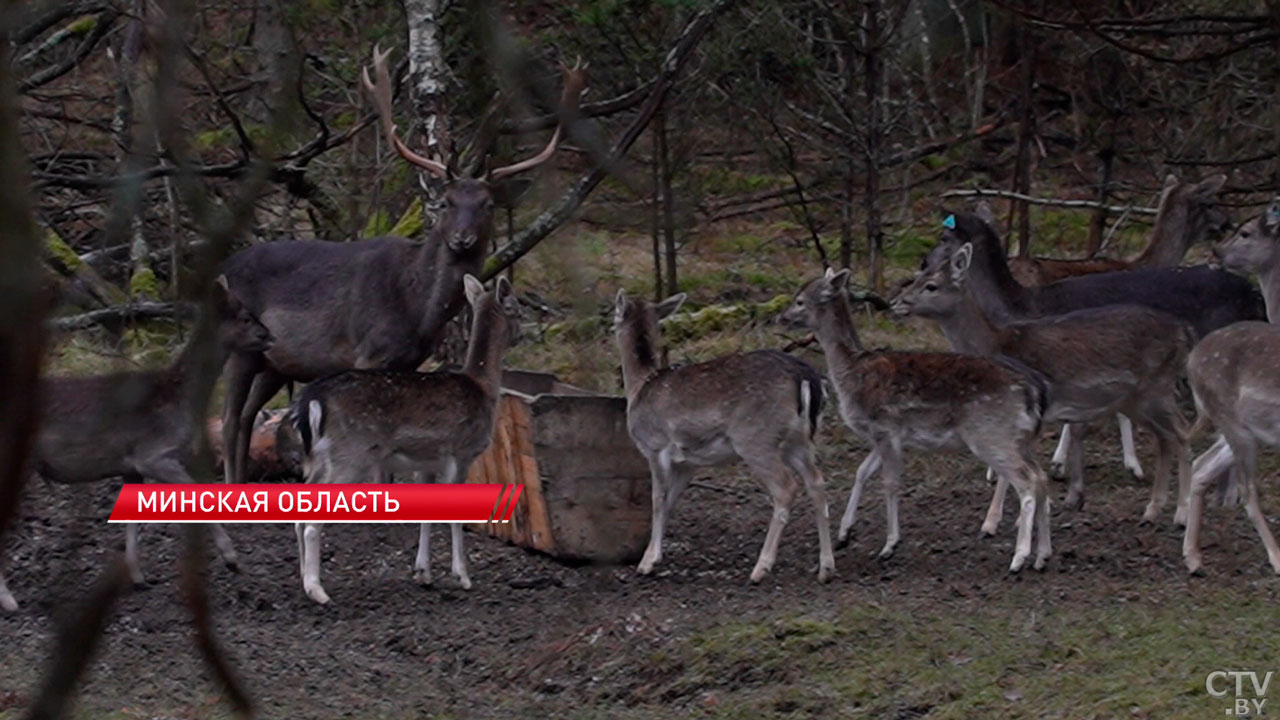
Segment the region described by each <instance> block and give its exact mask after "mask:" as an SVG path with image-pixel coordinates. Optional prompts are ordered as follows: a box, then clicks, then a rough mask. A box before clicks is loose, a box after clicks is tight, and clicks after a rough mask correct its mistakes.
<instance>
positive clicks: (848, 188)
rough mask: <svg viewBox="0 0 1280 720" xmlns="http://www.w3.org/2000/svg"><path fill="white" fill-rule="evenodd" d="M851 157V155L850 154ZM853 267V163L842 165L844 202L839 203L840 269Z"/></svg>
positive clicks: (847, 162) (848, 162) (850, 161)
mask: <svg viewBox="0 0 1280 720" xmlns="http://www.w3.org/2000/svg"><path fill="white" fill-rule="evenodd" d="M850 155H852V153H850ZM852 266H853V161H852V160H849V161H846V162H845V164H844V202H842V203H840V267H842V268H849V267H852Z"/></svg>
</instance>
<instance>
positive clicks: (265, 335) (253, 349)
mask: <svg viewBox="0 0 1280 720" xmlns="http://www.w3.org/2000/svg"><path fill="white" fill-rule="evenodd" d="M213 311H214V314H215V316H216V318H217V328H218V343H219V344H220V345H221V346H222V347H223V348H226V349H228V350H233V351H236V352H244V353H260V352H266V351H267V350H268V349H270V347H271V343H272V341H273V338H272V337H271V331H270V330H268V329H267V327H266V326H265V325H263V324H262V323H261V322H259V321H258V318H256V317H254V316H253V313H251V312H249V308H247V307H245V306H244V303H242V302H240V298H238V297H236V296H235V294H234V293H232V292H231V290H229V289H228V288H227V276H226V275H219V276H218V279H217V280H216V281H215V282H214V283H213Z"/></svg>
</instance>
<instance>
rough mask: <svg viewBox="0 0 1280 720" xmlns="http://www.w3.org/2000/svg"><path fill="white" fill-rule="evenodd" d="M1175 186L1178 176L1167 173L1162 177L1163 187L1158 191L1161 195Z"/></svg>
mask: <svg viewBox="0 0 1280 720" xmlns="http://www.w3.org/2000/svg"><path fill="white" fill-rule="evenodd" d="M1177 185H1178V176H1177V175H1174V174H1173V173H1169V174H1168V175H1165V176H1164V187H1162V188H1161V189H1160V192H1162V193H1165V192H1168V191H1169V190H1171V189H1173V188H1174V187H1176V186H1177Z"/></svg>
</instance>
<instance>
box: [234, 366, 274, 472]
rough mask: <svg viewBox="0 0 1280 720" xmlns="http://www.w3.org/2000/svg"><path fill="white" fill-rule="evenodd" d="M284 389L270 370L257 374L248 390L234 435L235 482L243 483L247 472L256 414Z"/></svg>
mask: <svg viewBox="0 0 1280 720" xmlns="http://www.w3.org/2000/svg"><path fill="white" fill-rule="evenodd" d="M282 387H284V378H282V377H280V376H279V375H278V374H276V372H275V371H274V370H271V369H270V368H267V369H264V370H263V371H262V372H260V373H258V376H257V377H256V378H254V380H253V386H252V387H251V388H250V389H249V395H248V397H247V398H246V399H245V401H244V406H243V407H242V408H241V409H240V423H239V426H238V432H237V434H236V448H235V450H236V453H235V459H236V461H235V478H236V479H235V482H245V480H246V479H247V478H248V470H249V444H250V443H251V442H252V440H253V423H254V421H255V420H257V419H258V412H259V411H261V410H262V407H263V406H264V405H266V404H267V401H269V400H270V399H271V398H273V397H275V394H276V393H277V392H280V388H282Z"/></svg>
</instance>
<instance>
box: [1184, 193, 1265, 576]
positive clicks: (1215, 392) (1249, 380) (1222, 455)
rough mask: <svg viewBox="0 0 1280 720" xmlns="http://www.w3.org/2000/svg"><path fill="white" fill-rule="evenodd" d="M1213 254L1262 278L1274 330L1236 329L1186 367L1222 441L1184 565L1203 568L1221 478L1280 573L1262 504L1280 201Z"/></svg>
mask: <svg viewBox="0 0 1280 720" xmlns="http://www.w3.org/2000/svg"><path fill="white" fill-rule="evenodd" d="M1213 254H1214V257H1215V260H1216V261H1217V262H1219V263H1221V264H1222V265H1223V266H1224V267H1226V268H1227V269H1229V270H1234V271H1237V272H1244V273H1252V274H1256V275H1258V279H1259V281H1260V283H1261V285H1262V293H1263V296H1264V297H1265V298H1266V301H1267V316H1268V317H1269V318H1270V320H1271V323H1270V324H1268V323H1260V322H1247V323H1237V324H1235V325H1231V326H1229V327H1225V328H1222V329H1221V330H1217V331H1215V332H1213V333H1211V334H1209V335H1208V336H1207V337H1205V339H1204V340H1202V341H1200V344H1199V345H1197V346H1196V348H1195V350H1193V351H1192V353H1191V357H1190V358H1189V359H1188V361H1187V376H1188V378H1189V379H1190V381H1191V389H1192V391H1193V392H1194V393H1195V397H1196V407H1197V408H1198V409H1199V411H1200V413H1201V416H1202V417H1204V418H1206V419H1208V420H1209V421H1211V422H1212V423H1213V425H1214V426H1215V427H1217V429H1218V431H1219V433H1220V435H1219V436H1218V439H1217V441H1216V442H1215V443H1214V444H1213V446H1211V447H1210V448H1209V449H1208V450H1206V451H1205V452H1204V453H1202V454H1201V455H1200V457H1198V458H1196V463H1195V470H1194V472H1193V474H1192V481H1191V500H1190V503H1189V510H1188V518H1187V531H1186V535H1185V536H1184V537H1183V546H1182V553H1183V559H1184V560H1185V561H1186V564H1187V568H1188V569H1189V570H1190V571H1191V572H1199V571H1200V570H1201V568H1202V567H1203V564H1204V559H1203V555H1202V554H1201V551H1200V530H1201V526H1202V523H1203V516H1204V495H1205V490H1206V488H1207V487H1208V486H1209V485H1210V484H1212V483H1213V482H1214V480H1215V478H1217V477H1218V476H1219V475H1222V474H1223V473H1228V472H1231V473H1234V475H1235V477H1236V479H1237V480H1238V483H1237V489H1238V490H1239V491H1240V492H1241V494H1242V495H1243V497H1244V500H1245V513H1246V514H1247V515H1248V516H1249V519H1250V520H1251V521H1252V522H1253V525H1254V527H1255V528H1256V529H1257V531H1258V535H1259V537H1261V538H1262V544H1263V547H1265V548H1266V551H1267V559H1268V560H1269V561H1270V563H1271V568H1272V569H1273V570H1274V571H1275V572H1276V573H1280V547H1278V546H1277V545H1276V541H1275V537H1274V536H1273V535H1272V534H1271V530H1270V528H1269V527H1268V526H1267V519H1266V516H1265V515H1263V513H1262V510H1261V508H1260V506H1259V503H1258V453H1259V452H1260V451H1261V450H1262V448H1263V447H1264V446H1268V445H1270V446H1276V445H1280V370H1278V369H1277V367H1276V363H1275V358H1276V357H1277V353H1280V326H1278V325H1276V324H1275V323H1276V322H1277V319H1280V269H1277V268H1278V267H1280V198H1277V199H1276V200H1273V201H1272V203H1271V204H1270V206H1268V207H1267V209H1266V210H1265V211H1264V212H1263V213H1262V214H1261V215H1260V216H1258V217H1256V218H1253V219H1251V220H1249V221H1248V222H1246V223H1244V224H1243V225H1241V226H1240V228H1239V229H1238V230H1237V231H1236V233H1235V234H1234V235H1233V236H1232V237H1231V238H1230V239H1228V240H1226V241H1224V242H1222V243H1220V244H1218V245H1217V246H1215V247H1214V249H1213Z"/></svg>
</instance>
